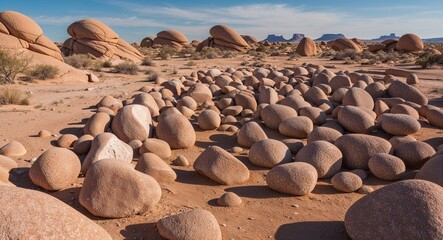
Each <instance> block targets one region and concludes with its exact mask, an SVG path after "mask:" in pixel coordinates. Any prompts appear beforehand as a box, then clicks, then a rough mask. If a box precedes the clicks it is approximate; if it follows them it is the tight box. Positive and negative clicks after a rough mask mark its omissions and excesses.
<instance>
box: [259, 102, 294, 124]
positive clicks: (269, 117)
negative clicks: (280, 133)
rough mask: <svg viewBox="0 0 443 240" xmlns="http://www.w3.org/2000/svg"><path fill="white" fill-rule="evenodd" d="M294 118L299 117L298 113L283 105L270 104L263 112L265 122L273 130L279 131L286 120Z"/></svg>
mask: <svg viewBox="0 0 443 240" xmlns="http://www.w3.org/2000/svg"><path fill="white" fill-rule="evenodd" d="M293 117H297V111H295V110H294V109H293V108H291V107H288V106H285V105H281V104H269V105H268V106H266V107H265V108H264V109H263V110H262V112H261V118H262V119H263V122H264V123H265V125H266V126H267V127H269V128H271V129H278V127H279V126H280V124H281V123H282V122H283V121H284V120H286V119H289V118H293Z"/></svg>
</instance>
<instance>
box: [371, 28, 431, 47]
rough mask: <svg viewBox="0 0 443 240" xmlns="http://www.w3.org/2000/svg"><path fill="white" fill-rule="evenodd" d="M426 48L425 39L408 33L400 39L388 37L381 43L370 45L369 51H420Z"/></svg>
mask: <svg viewBox="0 0 443 240" xmlns="http://www.w3.org/2000/svg"><path fill="white" fill-rule="evenodd" d="M423 49H424V43H423V40H421V38H420V37H418V36H417V35H415V34H412V33H408V34H405V35H403V36H401V37H400V39H398V40H397V39H388V40H385V41H383V42H381V43H376V44H373V45H371V46H369V48H368V51H370V52H378V51H380V50H383V51H390V50H391V51H392V50H395V51H399V52H420V51H423Z"/></svg>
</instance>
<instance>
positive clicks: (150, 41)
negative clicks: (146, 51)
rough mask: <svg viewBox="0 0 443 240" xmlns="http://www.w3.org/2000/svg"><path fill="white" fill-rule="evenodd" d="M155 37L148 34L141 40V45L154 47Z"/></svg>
mask: <svg viewBox="0 0 443 240" xmlns="http://www.w3.org/2000/svg"><path fill="white" fill-rule="evenodd" d="M154 39H155V36H148V37H145V38H143V39H142V40H141V42H140V47H147V48H150V47H152V45H154Z"/></svg>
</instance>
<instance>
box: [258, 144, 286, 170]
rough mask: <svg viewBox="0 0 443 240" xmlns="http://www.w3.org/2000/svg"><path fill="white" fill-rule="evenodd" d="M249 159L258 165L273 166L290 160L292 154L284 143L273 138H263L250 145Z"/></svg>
mask: <svg viewBox="0 0 443 240" xmlns="http://www.w3.org/2000/svg"><path fill="white" fill-rule="evenodd" d="M249 161H250V162H251V163H253V164H254V165H257V166H259V167H266V168H273V167H275V166H277V165H279V164H283V163H288V162H291V161H292V155H291V151H290V150H289V148H288V147H287V146H286V145H285V144H284V143H282V142H280V141H278V140H275V139H265V140H261V141H258V142H256V143H254V144H253V145H252V146H251V149H249Z"/></svg>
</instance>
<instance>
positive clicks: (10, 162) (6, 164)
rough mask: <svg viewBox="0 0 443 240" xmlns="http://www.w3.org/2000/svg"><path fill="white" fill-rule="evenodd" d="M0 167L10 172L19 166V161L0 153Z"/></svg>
mask: <svg viewBox="0 0 443 240" xmlns="http://www.w3.org/2000/svg"><path fill="white" fill-rule="evenodd" d="M0 168H3V169H4V170H6V171H7V172H9V171H11V169H13V168H17V163H16V162H15V161H14V159H12V158H9V157H7V156H3V155H0Z"/></svg>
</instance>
